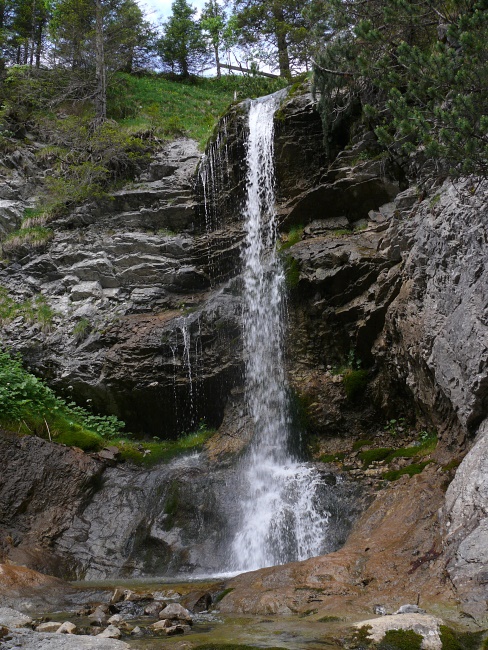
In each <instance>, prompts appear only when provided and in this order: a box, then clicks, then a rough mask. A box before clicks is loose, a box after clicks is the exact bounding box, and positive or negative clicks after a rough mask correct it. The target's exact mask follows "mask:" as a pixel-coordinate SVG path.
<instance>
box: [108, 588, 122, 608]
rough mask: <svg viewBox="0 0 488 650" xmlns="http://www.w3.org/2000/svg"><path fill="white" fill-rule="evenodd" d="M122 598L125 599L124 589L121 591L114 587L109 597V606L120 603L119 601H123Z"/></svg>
mask: <svg viewBox="0 0 488 650" xmlns="http://www.w3.org/2000/svg"><path fill="white" fill-rule="evenodd" d="M124 597H125V589H122V588H121V587H116V588H115V591H114V593H113V594H112V596H111V597H110V604H111V605H116V604H117V603H120V601H121V600H124Z"/></svg>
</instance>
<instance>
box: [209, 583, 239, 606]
mask: <svg viewBox="0 0 488 650" xmlns="http://www.w3.org/2000/svg"><path fill="white" fill-rule="evenodd" d="M231 591H234V588H233V587H229V588H228V589H224V590H223V591H221V592H219V593H218V594H217V595H216V596H215V598H214V602H213V604H214V605H216V604H217V603H220V601H221V600H222V599H223V598H225V597H226V596H227V594H230V592H231Z"/></svg>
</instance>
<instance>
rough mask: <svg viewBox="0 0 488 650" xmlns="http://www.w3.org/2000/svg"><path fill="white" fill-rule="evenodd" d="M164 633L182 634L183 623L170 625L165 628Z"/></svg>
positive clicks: (169, 634)
mask: <svg viewBox="0 0 488 650" xmlns="http://www.w3.org/2000/svg"><path fill="white" fill-rule="evenodd" d="M164 633H165V634H166V636H175V634H184V633H185V627H184V626H183V625H172V626H171V627H167V628H165V630H164Z"/></svg>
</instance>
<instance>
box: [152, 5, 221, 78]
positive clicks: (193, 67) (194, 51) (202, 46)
mask: <svg viewBox="0 0 488 650" xmlns="http://www.w3.org/2000/svg"><path fill="white" fill-rule="evenodd" d="M171 9H172V15H171V16H170V18H169V19H168V20H167V21H166V23H165V24H164V26H163V36H162V37H161V38H160V40H159V43H158V50H159V54H160V56H161V59H162V61H163V64H164V65H165V66H166V67H167V68H169V69H170V70H171V71H172V72H178V73H179V74H181V75H182V76H183V77H189V76H190V72H193V71H198V70H201V69H202V68H203V67H204V66H205V65H206V64H207V63H208V62H209V53H208V48H207V46H206V43H205V40H204V38H203V34H202V30H201V27H200V25H199V23H198V21H197V20H196V19H195V14H196V9H195V8H193V7H192V6H191V5H190V4H188V2H187V0H174V2H173V4H172V5H171Z"/></svg>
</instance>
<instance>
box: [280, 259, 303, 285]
mask: <svg viewBox="0 0 488 650" xmlns="http://www.w3.org/2000/svg"><path fill="white" fill-rule="evenodd" d="M283 266H284V269H285V283H286V286H287V288H288V290H293V289H296V287H297V286H298V283H299V281H300V264H299V262H298V260H296V259H295V258H294V257H292V256H291V255H287V256H286V257H285V258H284V261H283Z"/></svg>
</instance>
